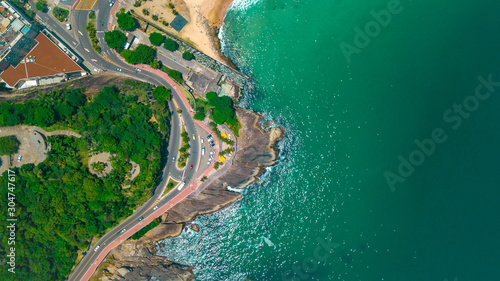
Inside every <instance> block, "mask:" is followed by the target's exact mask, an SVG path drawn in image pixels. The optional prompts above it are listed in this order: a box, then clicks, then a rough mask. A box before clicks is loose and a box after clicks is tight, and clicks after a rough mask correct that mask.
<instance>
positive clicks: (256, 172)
mask: <svg viewBox="0 0 500 281" xmlns="http://www.w3.org/2000/svg"><path fill="white" fill-rule="evenodd" d="M236 114H237V115H238V120H240V122H241V124H242V127H243V128H242V129H241V130H240V137H239V138H238V142H237V146H238V149H237V152H236V155H235V158H234V160H233V165H232V166H231V168H230V169H229V170H228V171H227V172H226V173H225V174H224V175H222V176H221V177H220V178H219V179H217V180H215V181H214V182H213V183H212V184H210V185H209V186H208V187H207V188H206V189H205V190H203V191H202V192H201V193H200V194H199V195H198V196H192V197H191V196H189V197H187V198H186V199H184V200H183V201H182V202H181V203H179V204H177V205H176V206H174V207H173V208H172V209H171V210H169V211H168V212H166V213H165V214H163V215H162V220H163V223H162V224H160V225H159V226H157V227H156V228H154V229H152V230H151V231H149V232H148V233H146V235H145V236H144V237H143V238H141V239H140V240H138V241H126V242H124V243H123V244H122V245H121V246H119V247H117V248H116V249H114V250H113V251H111V253H110V255H109V256H108V257H107V258H106V260H105V262H103V263H102V264H101V265H100V267H99V269H98V272H101V273H100V274H96V275H97V276H96V278H97V279H95V280H115V279H103V275H102V274H104V275H106V276H107V277H106V278H109V276H110V274H113V276H117V278H118V275H117V274H116V273H112V272H111V271H113V270H115V271H116V270H117V269H119V268H122V267H126V269H127V270H130V272H129V273H127V274H126V275H125V277H124V278H125V279H124V280H143V279H140V278H144V277H145V276H150V274H152V273H155V274H157V275H155V277H156V278H157V279H159V280H189V279H181V278H180V277H179V276H182V278H186V277H189V276H193V275H192V274H193V273H192V270H191V269H192V268H190V267H183V266H181V265H177V264H174V263H172V262H169V261H164V258H161V257H158V256H154V255H153V251H154V248H155V244H156V243H155V241H158V240H161V239H163V238H166V237H174V236H177V235H179V234H180V233H181V231H182V229H183V228H184V227H185V226H187V225H188V223H189V222H190V221H192V220H194V219H195V217H196V216H197V215H202V214H208V213H212V212H215V211H218V210H220V209H222V208H225V207H227V206H230V205H231V204H233V203H234V202H235V201H237V200H238V199H240V198H241V195H240V194H239V193H235V192H231V191H228V190H227V186H231V187H233V188H244V187H246V186H248V185H249V184H250V183H252V182H255V181H256V180H257V179H258V177H259V176H260V174H261V173H262V171H263V169H264V168H265V167H267V166H270V165H274V164H275V159H276V157H277V151H276V149H275V145H276V142H277V141H279V140H281V138H282V137H283V128H281V127H275V128H272V129H271V130H269V131H266V130H264V129H262V127H261V126H260V122H261V121H262V116H260V115H258V114H256V113H253V112H250V111H248V110H245V109H241V108H238V109H237V111H236ZM191 227H192V229H193V230H195V231H197V230H199V228H196V227H195V226H194V225H192V226H191ZM195 228H196V229H195ZM174 273H175V274H174ZM99 275H100V277H99ZM129 276H133V277H134V278H139V279H128V278H129ZM116 280H122V279H116Z"/></svg>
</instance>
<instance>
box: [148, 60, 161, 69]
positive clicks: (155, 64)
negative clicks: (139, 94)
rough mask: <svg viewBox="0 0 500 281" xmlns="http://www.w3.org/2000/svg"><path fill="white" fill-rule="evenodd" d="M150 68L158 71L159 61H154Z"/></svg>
mask: <svg viewBox="0 0 500 281" xmlns="http://www.w3.org/2000/svg"><path fill="white" fill-rule="evenodd" d="M150 66H151V67H152V68H154V69H159V68H160V67H161V61H159V60H157V59H154V60H153V61H152V62H151V64H150Z"/></svg>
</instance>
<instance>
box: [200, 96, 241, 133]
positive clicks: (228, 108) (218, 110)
mask: <svg viewBox="0 0 500 281" xmlns="http://www.w3.org/2000/svg"><path fill="white" fill-rule="evenodd" d="M205 97H206V98H207V101H208V104H209V105H210V106H212V107H213V115H212V117H213V120H214V122H215V123H217V124H219V125H221V124H224V123H227V124H235V123H236V122H237V121H238V120H236V117H235V115H234V112H235V110H234V106H233V100H232V99H231V98H230V97H228V96H223V97H219V96H217V94H216V93H215V92H208V93H207V94H206V96H205Z"/></svg>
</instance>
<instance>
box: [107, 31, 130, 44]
mask: <svg viewBox="0 0 500 281" xmlns="http://www.w3.org/2000/svg"><path fill="white" fill-rule="evenodd" d="M104 40H105V41H106V44H108V46H109V47H110V48H111V49H117V48H120V47H121V46H122V45H123V43H125V42H126V41H127V37H126V36H125V34H123V32H121V31H119V30H113V31H108V32H106V33H104Z"/></svg>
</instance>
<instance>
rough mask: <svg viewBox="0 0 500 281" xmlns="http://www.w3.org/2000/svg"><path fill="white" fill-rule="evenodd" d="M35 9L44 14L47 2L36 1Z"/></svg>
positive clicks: (42, 0)
mask: <svg viewBox="0 0 500 281" xmlns="http://www.w3.org/2000/svg"><path fill="white" fill-rule="evenodd" d="M35 6H36V9H37V11H42V12H45V10H46V9H47V1H45V0H38V1H36V5H35Z"/></svg>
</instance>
